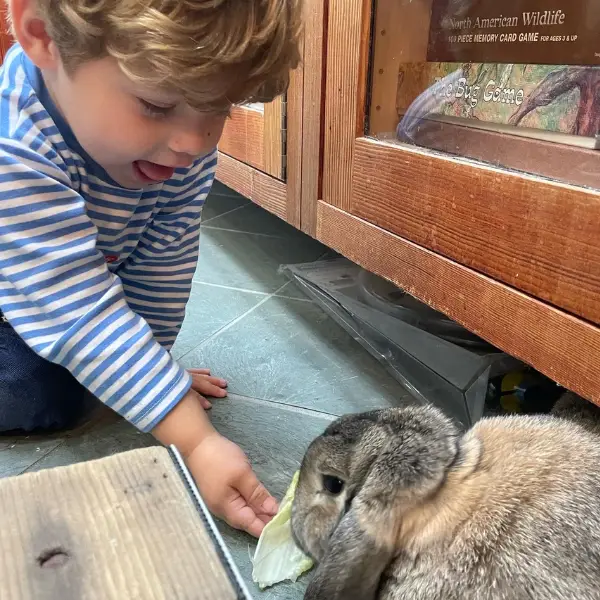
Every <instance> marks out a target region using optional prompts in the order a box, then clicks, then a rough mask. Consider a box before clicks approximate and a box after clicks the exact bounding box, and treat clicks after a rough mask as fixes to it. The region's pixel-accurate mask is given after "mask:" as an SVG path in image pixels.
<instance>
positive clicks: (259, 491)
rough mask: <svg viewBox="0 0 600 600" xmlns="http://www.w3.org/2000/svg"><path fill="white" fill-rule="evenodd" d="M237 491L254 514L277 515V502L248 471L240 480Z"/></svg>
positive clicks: (250, 471) (251, 472) (252, 473)
mask: <svg viewBox="0 0 600 600" xmlns="http://www.w3.org/2000/svg"><path fill="white" fill-rule="evenodd" d="M238 489H239V491H240V494H242V496H243V498H244V499H245V500H246V502H247V503H248V505H249V506H250V508H251V509H252V510H253V511H254V513H255V514H265V515H274V514H276V513H277V509H278V506H277V501H276V500H275V498H273V496H271V494H269V492H268V491H267V488H266V487H265V486H264V485H263V484H262V483H261V482H260V481H259V480H258V478H257V477H256V475H255V474H254V472H253V471H252V470H250V469H248V472H246V473H244V476H243V477H242V478H241V480H240V482H239V484H238Z"/></svg>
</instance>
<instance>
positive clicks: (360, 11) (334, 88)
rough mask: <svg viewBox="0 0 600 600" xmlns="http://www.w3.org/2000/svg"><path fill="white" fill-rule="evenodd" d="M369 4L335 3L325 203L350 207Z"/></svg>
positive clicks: (330, 41)
mask: <svg viewBox="0 0 600 600" xmlns="http://www.w3.org/2000/svg"><path fill="white" fill-rule="evenodd" d="M370 19H371V1H370V0H330V1H329V19H328V30H327V88H326V93H325V123H326V128H325V153H324V160H323V199H325V200H327V201H328V202H330V203H331V204H334V205H335V206H337V207H339V208H344V209H346V210H349V209H350V204H351V192H352V188H351V186H352V170H353V150H354V139H355V138H356V137H357V135H361V134H362V133H363V132H362V131H357V130H360V129H361V124H362V122H363V120H364V109H365V96H366V89H365V86H366V79H367V78H366V76H365V74H366V73H365V70H366V68H367V62H368V61H367V54H368V48H369V31H370Z"/></svg>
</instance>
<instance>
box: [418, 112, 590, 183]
mask: <svg viewBox="0 0 600 600" xmlns="http://www.w3.org/2000/svg"><path fill="white" fill-rule="evenodd" d="M414 141H415V143H416V144H418V145H419V146H422V147H425V148H430V149H432V150H437V151H439V152H447V153H449V154H453V155H455V156H461V157H463V158H471V159H474V160H481V161H483V162H487V163H490V164H498V162H501V166H502V167H505V168H507V169H514V170H516V171H521V172H523V173H531V174H534V175H540V176H542V177H547V178H549V179H555V180H557V181H564V182H568V183H570V184H572V185H579V186H586V187H591V188H597V187H598V185H599V178H598V173H600V152H598V151H597V150H590V149H588V148H579V147H577V146H569V145H566V144H557V143H554V142H549V141H546V140H538V139H534V138H526V137H517V136H514V135H510V134H508V133H500V132H496V131H484V130H482V129H477V128H475V127H465V126H463V125H458V124H454V123H444V122H441V121H434V120H425V119H424V120H423V121H421V123H420V124H419V127H418V128H417V130H416V131H415V134H414Z"/></svg>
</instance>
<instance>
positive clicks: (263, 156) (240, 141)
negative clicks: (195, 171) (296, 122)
mask: <svg viewBox="0 0 600 600" xmlns="http://www.w3.org/2000/svg"><path fill="white" fill-rule="evenodd" d="M285 104H286V103H285V95H283V96H279V97H278V98H275V100H273V101H272V102H269V103H267V104H264V105H263V107H262V110H260V109H259V108H257V107H254V106H236V107H234V108H233V110H232V112H231V117H230V118H229V119H227V121H226V123H225V128H224V130H223V135H222V136H221V139H220V140H219V151H220V152H222V153H223V154H227V156H230V157H231V158H235V159H236V160H239V161H241V162H244V163H246V164H247V165H250V166H251V167H254V168H255V169H258V170H259V171H263V172H264V173H266V174H267V175H270V176H271V177H275V178H276V179H280V180H281V181H285V170H286V169H285V145H284V144H285V136H284V134H285Z"/></svg>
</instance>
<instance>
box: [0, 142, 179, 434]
mask: <svg viewBox="0 0 600 600" xmlns="http://www.w3.org/2000/svg"><path fill="white" fill-rule="evenodd" d="M69 184H70V180H69V177H68V175H67V174H66V172H65V171H63V170H61V168H59V167H58V166H56V165H55V164H54V163H53V162H51V161H50V160H48V159H46V158H44V156H42V155H41V154H36V153H35V152H34V151H32V150H29V149H28V148H27V147H24V146H22V145H20V144H19V145H17V144H15V143H13V142H10V141H6V140H4V141H2V142H0V298H2V311H3V313H4V315H5V316H6V317H7V319H8V320H9V322H10V324H11V325H12V326H13V327H14V329H15V330H16V331H17V332H18V334H19V335H20V336H21V337H22V338H23V340H24V341H25V342H26V343H27V345H28V346H29V347H30V348H32V350H34V351H35V352H36V353H37V354H38V355H40V356H42V357H44V358H46V359H47V360H50V361H52V362H53V363H56V364H59V365H61V366H63V367H65V368H66V369H68V370H69V371H70V372H71V373H72V374H73V375H74V376H75V378H76V379H77V380H78V381H79V382H80V383H81V384H82V385H83V386H84V387H86V388H87V389H88V390H89V391H90V392H92V393H93V394H94V395H95V396H96V397H98V398H99V399H100V400H102V401H103V402H104V403H106V404H107V405H108V406H110V407H111V408H112V409H114V410H115V411H117V412H118V413H120V414H121V415H123V416H124V417H125V418H126V419H127V420H129V421H130V422H132V423H133V424H134V425H135V426H136V427H138V428H139V429H141V430H142V431H149V430H151V429H152V428H153V427H154V426H155V425H156V424H157V423H158V422H159V421H160V420H161V419H162V418H163V417H164V416H165V415H166V414H167V413H168V412H169V411H170V410H171V409H172V408H173V406H174V405H175V404H176V403H177V402H178V401H179V400H180V399H181V398H182V397H183V395H184V394H185V393H186V392H187V391H188V389H189V387H190V385H191V379H190V376H189V374H188V373H187V372H186V371H185V370H183V369H182V368H181V367H179V366H178V365H177V364H176V363H175V361H173V359H172V358H171V356H170V355H169V353H168V352H167V351H166V350H165V349H164V348H163V347H162V345H161V344H160V343H158V342H157V341H156V340H155V339H154V336H153V333H152V330H151V328H150V327H149V325H148V323H147V322H146V321H145V320H144V319H143V318H142V317H141V316H139V315H138V314H136V312H134V311H133V310H132V309H131V307H130V306H129V305H128V303H127V301H126V298H125V294H124V291H123V286H122V283H121V280H120V278H119V277H118V276H117V275H115V274H112V273H110V271H109V270H108V268H107V266H106V263H105V260H104V257H103V255H102V254H101V252H100V251H99V250H98V249H97V247H96V239H97V235H98V232H97V229H96V227H95V225H94V224H93V223H92V221H91V220H90V219H89V217H88V216H87V214H86V210H85V203H84V200H83V198H82V197H81V196H80V195H79V194H78V193H77V192H75V191H74V190H73V189H71V187H70V186H69Z"/></svg>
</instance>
